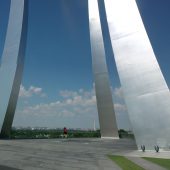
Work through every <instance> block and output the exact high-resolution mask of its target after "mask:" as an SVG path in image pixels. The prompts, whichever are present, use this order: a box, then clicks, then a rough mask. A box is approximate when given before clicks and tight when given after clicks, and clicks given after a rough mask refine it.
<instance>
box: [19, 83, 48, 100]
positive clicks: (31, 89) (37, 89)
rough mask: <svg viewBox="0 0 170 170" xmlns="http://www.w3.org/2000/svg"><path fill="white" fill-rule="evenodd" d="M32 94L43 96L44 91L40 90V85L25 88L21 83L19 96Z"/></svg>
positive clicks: (30, 95)
mask: <svg viewBox="0 0 170 170" xmlns="http://www.w3.org/2000/svg"><path fill="white" fill-rule="evenodd" d="M34 95H39V96H41V97H44V96H45V93H43V92H42V88H40V87H35V86H30V87H29V88H28V89H26V88H25V87H24V86H23V85H21V86H20V92H19V97H23V98H28V97H32V96H34Z"/></svg>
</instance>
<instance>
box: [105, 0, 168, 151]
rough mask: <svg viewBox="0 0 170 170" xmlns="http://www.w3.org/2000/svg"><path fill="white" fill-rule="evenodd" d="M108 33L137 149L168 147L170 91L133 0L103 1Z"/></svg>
mask: <svg viewBox="0 0 170 170" xmlns="http://www.w3.org/2000/svg"><path fill="white" fill-rule="evenodd" d="M104 2H105V9H106V14H107V21H108V26H109V32H110V37H111V42H112V47H113V51H114V56H115V60H116V65H117V69H118V74H119V76H120V81H121V85H122V88H123V92H124V97H125V101H126V105H127V108H128V113H129V117H130V120H131V124H132V127H133V131H134V134H135V138H136V142H137V145H138V148H139V149H140V146H141V145H145V147H146V149H148V150H154V145H158V146H159V147H162V148H165V149H167V148H168V147H169V146H170V93H169V89H168V87H167V84H166V82H165V80H164V77H163V75H162V72H161V70H160V67H159V65H158V62H157V60H156V57H155V54H154V52H153V49H152V46H151V43H150V41H149V38H148V36H147V33H146V31H145V28H144V25H143V22H142V19H141V16H140V13H139V11H138V8H137V5H136V2H135V0H104Z"/></svg>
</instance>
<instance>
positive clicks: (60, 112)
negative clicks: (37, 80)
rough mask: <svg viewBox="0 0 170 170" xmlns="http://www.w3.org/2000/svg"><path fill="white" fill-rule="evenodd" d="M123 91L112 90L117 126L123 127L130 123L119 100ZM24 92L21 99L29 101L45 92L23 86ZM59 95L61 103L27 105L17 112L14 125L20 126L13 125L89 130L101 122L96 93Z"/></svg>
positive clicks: (68, 92)
mask: <svg viewBox="0 0 170 170" xmlns="http://www.w3.org/2000/svg"><path fill="white" fill-rule="evenodd" d="M32 87H33V86H32ZM120 89H121V88H116V89H114V90H113V92H114V94H113V95H114V98H115V99H116V100H115V102H114V110H115V112H116V116H117V119H118V125H119V124H120V125H121V126H122V127H124V126H125V125H126V124H128V123H126V122H128V120H127V110H126V106H125V104H124V103H123V102H122V100H120V99H119V98H120V94H121V90H120ZM21 92H22V96H26V97H29V96H34V95H40V94H41V93H42V89H41V88H39V89H38V88H37V89H36V87H35V88H31V87H30V88H29V89H28V90H26V89H25V88H24V87H23V86H21ZM59 95H60V97H61V99H60V100H55V101H53V102H49V103H41V104H37V105H31V106H29V105H25V106H24V108H23V107H22V108H18V110H17V111H16V117H15V122H17V123H14V124H16V125H20V124H22V122H24V121H25V124H31V125H41V126H53V127H55V126H59V125H60V126H62V125H63V123H64V124H67V123H68V124H67V126H70V127H89V126H90V125H89V124H90V122H92V123H93V120H94V119H95V120H96V121H98V114H97V105H96V96H95V92H94V89H92V90H84V89H79V90H77V91H71V90H62V91H60V92H59ZM21 100H22V98H21ZM21 120H22V121H21ZM27 120H28V122H27ZM125 121H126V122H125ZM29 122H30V123H29ZM38 122H39V123H38ZM66 122H67V123H66ZM70 122H72V123H70ZM25 124H24V125H25ZM127 126H128V125H127Z"/></svg>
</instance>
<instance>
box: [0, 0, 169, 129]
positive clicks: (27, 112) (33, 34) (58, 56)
mask: <svg viewBox="0 0 170 170" xmlns="http://www.w3.org/2000/svg"><path fill="white" fill-rule="evenodd" d="M9 4H10V0H0V57H1V55H2V50H3V45H4V40H5V33H6V26H7V19H8V12H9ZM137 4H138V7H139V10H140V12H141V16H142V19H143V22H144V24H145V27H146V30H147V32H148V35H149V38H150V40H151V43H152V46H153V49H154V51H155V54H156V56H157V59H158V62H159V64H160V67H161V69H162V72H163V74H164V76H165V79H166V81H167V84H168V86H169V85H170V77H169V73H170V67H169V63H170V57H169V54H170V34H169V30H170V20H169V18H170V11H169V8H170V1H168V0H166V1H164V2H161V1H160V0H149V1H148V0H137ZM100 9H101V21H102V24H103V36H104V40H105V45H106V55H107V63H108V68H109V74H110V81H111V86H112V91H113V97H114V103H115V110H116V115H117V120H118V126H119V128H126V129H128V128H130V125H129V122H128V116H127V112H126V108H125V106H124V103H123V99H122V91H121V88H120V83H119V78H118V75H117V71H116V68H115V63H114V58H113V54H112V49H111V44H110V40H109V36H108V31H107V30H108V28H107V24H106V20H105V13H104V10H103V0H100ZM88 28H89V25H88V10H87V0H48V1H47V0H36V1H35V0H30V3H29V24H28V40H27V49H26V57H25V68H24V73H23V80H22V86H21V91H20V97H19V100H18V105H17V110H16V114H15V118H14V123H13V125H14V126H46V127H63V126H67V127H70V128H71V127H73V128H92V127H93V120H94V119H95V120H96V124H97V127H98V117H97V110H96V104H95V94H94V90H93V74H92V64H91V53H90V39H89V30H88Z"/></svg>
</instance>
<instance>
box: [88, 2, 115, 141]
mask: <svg viewBox="0 0 170 170" xmlns="http://www.w3.org/2000/svg"><path fill="white" fill-rule="evenodd" d="M88 9H89V25H90V39H91V52H92V65H93V73H94V82H95V90H96V99H97V108H98V115H99V123H100V131H101V137H102V138H116V139H117V138H118V129H117V124H116V118H115V112H114V108H113V100H112V94H111V89H110V84H109V76H108V70H107V65H106V57H105V50H104V44H103V36H102V30H101V24H100V17H99V9H98V1H97V0H89V1H88Z"/></svg>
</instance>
